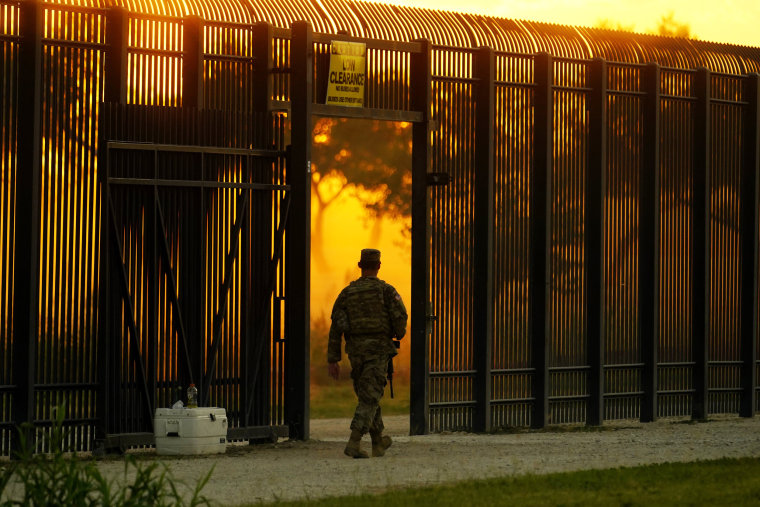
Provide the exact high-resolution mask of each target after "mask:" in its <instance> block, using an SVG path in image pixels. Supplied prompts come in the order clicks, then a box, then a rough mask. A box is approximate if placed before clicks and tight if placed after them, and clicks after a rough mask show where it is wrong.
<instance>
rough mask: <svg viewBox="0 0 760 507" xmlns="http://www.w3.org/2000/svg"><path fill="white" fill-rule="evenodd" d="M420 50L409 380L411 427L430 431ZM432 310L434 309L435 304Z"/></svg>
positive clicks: (426, 55) (425, 97)
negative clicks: (419, 113) (420, 115)
mask: <svg viewBox="0 0 760 507" xmlns="http://www.w3.org/2000/svg"><path fill="white" fill-rule="evenodd" d="M418 42H419V43H420V46H421V47H420V52H419V53H412V54H411V56H410V65H409V67H410V68H409V74H410V76H409V80H410V83H409V94H410V97H409V105H410V107H411V109H412V110H413V111H420V112H422V121H420V122H418V123H415V124H414V125H413V126H412V278H411V285H412V287H411V289H412V296H411V297H412V300H411V302H410V312H411V316H412V322H411V335H410V337H409V339H410V341H411V347H410V354H411V378H410V386H409V393H410V394H409V396H410V401H409V433H410V434H412V435H424V434H426V433H427V432H428V430H429V428H428V420H429V417H428V416H429V405H428V401H429V400H428V388H429V385H428V338H429V332H428V326H429V325H432V321H430V320H429V319H430V318H432V317H431V316H429V315H428V311H429V307H430V306H431V305H429V304H428V301H430V285H429V280H430V273H429V270H430V227H429V221H428V216H429V214H430V195H429V192H428V188H427V174H428V171H429V170H430V165H431V158H430V157H431V153H432V150H431V136H432V131H431V128H430V127H431V117H430V111H431V106H432V100H433V93H432V90H433V88H432V72H433V71H432V44H431V43H430V41H429V40H426V39H422V40H418ZM430 311H431V312H432V310H430Z"/></svg>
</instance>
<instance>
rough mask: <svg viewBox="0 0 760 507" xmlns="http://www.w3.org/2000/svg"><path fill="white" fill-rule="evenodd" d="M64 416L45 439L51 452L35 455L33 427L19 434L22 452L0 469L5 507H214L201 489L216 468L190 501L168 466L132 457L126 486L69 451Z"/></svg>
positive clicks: (0, 497) (58, 412) (127, 466)
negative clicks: (37, 506)
mask: <svg viewBox="0 0 760 507" xmlns="http://www.w3.org/2000/svg"><path fill="white" fill-rule="evenodd" d="M63 414H64V409H63V407H58V409H57V410H56V419H55V421H54V424H53V427H52V430H51V431H50V433H49V434H46V435H45V437H44V438H45V439H46V440H47V445H46V446H45V447H46V448H49V449H51V450H52V452H51V453H49V454H43V453H35V452H34V449H33V448H32V446H31V445H30V444H29V442H28V441H27V439H26V434H31V431H33V430H32V428H31V427H30V426H26V427H24V428H22V429H20V430H19V433H20V436H21V451H20V452H19V453H18V454H17V455H16V458H17V459H16V460H14V461H11V462H9V463H7V464H5V465H4V466H3V467H2V470H1V471H0V507H10V506H16V505H19V506H21V505H24V506H27V505H44V506H51V507H56V506H61V507H64V506H103V507H142V506H146V505H151V506H158V507H161V506H170V505H172V506H175V505H177V506H183V505H190V506H193V507H194V506H200V505H211V502H210V501H209V500H208V499H207V498H206V497H205V496H203V495H202V494H201V490H202V489H203V487H204V486H205V485H206V484H207V483H208V481H209V479H210V477H211V473H212V472H213V468H212V470H210V471H209V472H208V474H206V476H204V477H202V478H201V479H200V480H199V481H198V482H197V484H196V486H195V488H194V489H193V490H192V494H191V495H190V497H189V500H185V497H184V495H183V494H182V493H181V492H180V490H179V488H178V487H177V485H178V483H177V482H176V481H175V480H174V479H173V478H172V476H171V474H170V473H169V470H168V469H167V467H166V466H165V465H163V464H158V463H138V462H137V461H136V460H135V459H134V457H133V456H129V455H127V456H125V460H124V480H123V482H122V483H118V482H116V481H110V480H108V479H107V478H106V477H104V476H103V475H102V474H101V473H100V471H99V470H98V468H97V466H96V465H95V461H94V460H93V459H91V458H90V459H88V458H81V457H79V456H77V455H76V453H73V452H67V450H66V448H65V445H64V442H66V431H65V430H64V428H63ZM130 476H132V479H131V480H130ZM180 484H181V483H180Z"/></svg>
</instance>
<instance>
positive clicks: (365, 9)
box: [51, 0, 760, 74]
mask: <svg viewBox="0 0 760 507" xmlns="http://www.w3.org/2000/svg"><path fill="white" fill-rule="evenodd" d="M51 3H56V4H64V3H65V4H71V3H76V4H79V5H81V6H87V7H99V8H105V7H111V6H121V7H123V8H125V9H127V10H129V11H132V12H139V13H141V14H149V15H159V16H172V17H178V18H181V17H184V16H191V15H192V16H200V17H202V18H204V19H206V20H208V21H214V22H225V23H226V22H228V23H256V22H261V21H265V22H269V23H271V24H272V25H273V26H276V27H280V28H290V26H291V24H292V23H293V22H294V21H308V22H309V23H311V25H312V27H313V29H314V31H315V32H322V33H346V34H349V35H352V36H355V37H363V38H373V39H381V40H392V41H411V40H415V39H420V38H426V39H430V40H431V42H432V43H433V44H436V45H442V46H456V47H479V46H490V47H492V48H494V49H495V50H497V51H504V52H510V53H537V52H547V53H550V54H552V55H554V56H557V57H564V58H594V57H601V58H604V59H606V60H609V61H620V62H629V63H647V62H652V61H656V62H658V63H660V64H661V65H664V66H668V67H676V68H685V69H686V68H697V67H706V68H708V69H710V70H712V71H715V72H726V73H736V74H744V73H748V72H758V71H760V48H752V47H746V46H737V45H731V44H720V43H714V42H706V41H699V40H689V39H678V38H672V37H660V36H656V35H645V34H636V33H629V32H620V31H615V30H606V29H599V28H587V27H572V26H563V25H554V24H549V23H540V22H534V21H520V20H511V19H505V18H497V17H490V16H482V15H476V14H464V13H456V12H449V11H436V10H432V9H420V8H414V7H404V6H398V5H389V4H381V3H373V2H366V1H360V0H158V1H156V0H73V2H72V1H67V0H56V1H54V2H51Z"/></svg>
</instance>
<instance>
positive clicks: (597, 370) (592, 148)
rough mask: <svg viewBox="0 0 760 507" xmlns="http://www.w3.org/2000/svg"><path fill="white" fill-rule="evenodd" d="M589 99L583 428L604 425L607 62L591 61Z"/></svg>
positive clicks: (585, 219)
mask: <svg viewBox="0 0 760 507" xmlns="http://www.w3.org/2000/svg"><path fill="white" fill-rule="evenodd" d="M587 69H588V70H587V76H588V77H587V81H588V82H587V86H588V87H589V88H591V93H590V95H589V160H588V164H587V165H586V195H585V198H584V202H585V209H584V246H583V252H584V272H585V274H586V291H587V295H586V319H587V322H588V324H587V328H588V338H587V340H588V341H587V343H588V364H589V366H590V367H591V370H590V371H589V383H588V385H589V401H588V404H587V405H586V424H590V425H600V424H602V422H603V421H604V337H605V335H604V265H605V262H604V231H605V216H604V196H605V194H606V191H607V62H606V61H604V59H602V58H595V59H594V60H592V61H591V62H590V63H589V65H588V68H587Z"/></svg>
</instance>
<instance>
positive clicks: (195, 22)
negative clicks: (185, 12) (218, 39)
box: [182, 16, 204, 109]
mask: <svg viewBox="0 0 760 507" xmlns="http://www.w3.org/2000/svg"><path fill="white" fill-rule="evenodd" d="M182 53H183V54H182V107H193V108H196V109H203V103H204V100H203V19H201V18H199V17H198V16H186V17H185V18H184V19H183V21H182Z"/></svg>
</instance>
